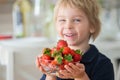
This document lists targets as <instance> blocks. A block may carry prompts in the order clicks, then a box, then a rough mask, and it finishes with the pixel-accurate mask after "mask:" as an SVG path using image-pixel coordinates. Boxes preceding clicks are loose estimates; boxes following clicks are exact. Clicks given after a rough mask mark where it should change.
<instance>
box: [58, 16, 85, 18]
mask: <svg viewBox="0 0 120 80" xmlns="http://www.w3.org/2000/svg"><path fill="white" fill-rule="evenodd" d="M57 17H59V18H64V17H66V16H57ZM75 17H79V18H83V16H82V15H74V16H73V18H75Z"/></svg>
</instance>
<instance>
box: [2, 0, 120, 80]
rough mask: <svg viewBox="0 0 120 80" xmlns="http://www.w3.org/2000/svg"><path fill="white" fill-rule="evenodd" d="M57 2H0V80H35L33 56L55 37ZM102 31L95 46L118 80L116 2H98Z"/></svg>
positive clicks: (119, 18) (119, 16) (119, 14)
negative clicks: (103, 55) (111, 67)
mask: <svg viewBox="0 0 120 80" xmlns="http://www.w3.org/2000/svg"><path fill="white" fill-rule="evenodd" d="M56 1H57V0H0V80H39V78H40V77H41V74H42V73H40V72H39V70H38V69H37V68H36V66H35V59H36V56H37V55H39V54H40V52H41V49H42V48H44V47H51V46H53V45H54V43H55V42H56V41H57V39H58V36H57V34H56V31H55V30H54V25H53V9H54V5H55V3H56ZM98 2H99V3H100V5H101V13H100V20H101V23H102V29H101V33H100V36H99V37H98V38H97V40H96V41H95V42H90V43H92V44H95V45H96V46H97V47H98V48H99V49H100V51H101V52H102V53H104V54H105V55H106V56H108V57H109V58H110V59H111V61H112V63H113V65H114V70H115V80H120V78H119V77H120V76H119V75H120V68H119V67H120V66H119V64H120V54H119V53H120V0H98Z"/></svg>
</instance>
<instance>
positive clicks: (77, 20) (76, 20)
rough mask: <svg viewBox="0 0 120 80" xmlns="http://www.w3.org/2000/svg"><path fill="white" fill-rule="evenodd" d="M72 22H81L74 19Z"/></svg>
mask: <svg viewBox="0 0 120 80" xmlns="http://www.w3.org/2000/svg"><path fill="white" fill-rule="evenodd" d="M73 21H74V22H80V21H81V20H80V19H74V20H73Z"/></svg>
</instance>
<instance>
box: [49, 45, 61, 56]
mask: <svg viewBox="0 0 120 80" xmlns="http://www.w3.org/2000/svg"><path fill="white" fill-rule="evenodd" d="M59 55H62V53H61V50H60V48H57V47H54V48H52V50H51V57H54V58H55V57H56V56H59Z"/></svg>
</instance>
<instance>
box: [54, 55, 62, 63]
mask: <svg viewBox="0 0 120 80" xmlns="http://www.w3.org/2000/svg"><path fill="white" fill-rule="evenodd" d="M55 60H56V61H57V63H58V64H62V60H63V57H62V56H56V58H55Z"/></svg>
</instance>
